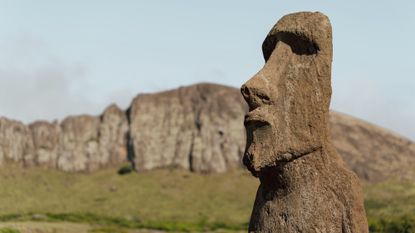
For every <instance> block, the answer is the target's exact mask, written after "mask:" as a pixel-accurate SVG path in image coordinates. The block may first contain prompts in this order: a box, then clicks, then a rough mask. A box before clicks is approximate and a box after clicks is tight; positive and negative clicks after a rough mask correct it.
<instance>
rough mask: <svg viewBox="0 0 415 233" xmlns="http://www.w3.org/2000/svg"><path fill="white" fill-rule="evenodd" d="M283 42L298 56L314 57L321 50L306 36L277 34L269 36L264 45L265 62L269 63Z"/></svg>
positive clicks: (289, 33)
mask: <svg viewBox="0 0 415 233" xmlns="http://www.w3.org/2000/svg"><path fill="white" fill-rule="evenodd" d="M279 42H283V43H285V44H287V45H288V46H290V48H291V51H292V52H293V53H295V54H297V55H313V54H317V52H318V51H319V50H320V48H319V46H318V45H317V43H315V42H314V41H313V40H311V39H309V38H308V37H306V36H305V35H301V34H295V33H293V32H284V31H281V32H277V33H276V34H275V35H272V36H268V37H267V38H265V40H264V42H263V43H262V51H263V54H264V59H265V61H268V59H269V58H270V56H271V54H272V52H273V51H274V49H275V46H276V45H277V43H279Z"/></svg>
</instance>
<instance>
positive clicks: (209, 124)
mask: <svg viewBox="0 0 415 233" xmlns="http://www.w3.org/2000/svg"><path fill="white" fill-rule="evenodd" d="M245 108H246V107H245V104H244V103H243V102H242V98H241V97H240V96H238V95H235V94H234V89H233V88H228V87H223V86H219V85H214V84H199V85H196V86H193V87H183V88H179V89H178V90H172V91H166V92H162V93H159V94H144V95H139V96H137V97H136V98H135V99H134V101H133V103H132V105H131V109H130V111H129V112H130V119H131V125H130V135H131V140H132V146H133V149H134V156H135V167H136V169H137V170H139V171H142V170H149V169H153V168H160V167H179V168H184V169H190V170H192V171H196V172H202V173H203V172H223V171H226V170H227V169H229V168H232V167H238V166H239V164H240V158H241V155H242V152H243V148H244V138H245V133H244V130H243V128H242V122H243V114H242V115H241V113H243V112H245Z"/></svg>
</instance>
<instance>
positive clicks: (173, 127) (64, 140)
mask: <svg viewBox="0 0 415 233" xmlns="http://www.w3.org/2000/svg"><path fill="white" fill-rule="evenodd" d="M246 111H247V106H246V104H245V102H244V100H243V99H242V96H241V94H240V92H239V89H236V88H231V87H226V86H222V85H215V84H197V85H193V86H189V87H181V88H178V89H175V90H170V91H165V92H161V93H155V94H141V95H138V96H137V97H136V98H135V99H134V100H133V102H132V104H131V107H130V108H129V109H128V110H127V111H123V110H121V109H119V108H118V107H116V106H115V105H112V106H110V107H108V108H107V109H106V110H105V111H104V113H103V114H102V115H100V116H87V115H83V116H72V117H68V118H66V119H64V120H63V121H62V122H52V123H50V122H44V121H38V122H34V123H32V124H30V125H28V126H27V125H24V124H22V123H20V122H17V121H14V120H9V119H7V118H0V164H7V163H17V164H20V165H22V166H41V167H45V168H52V169H59V170H63V171H67V172H91V171H94V170H97V169H100V168H105V167H115V168H118V167H119V166H120V164H122V163H124V162H126V161H127V158H130V159H131V161H133V163H134V164H135V167H136V169H137V170H138V171H144V170H149V169H154V168H162V167H178V168H183V169H189V170H192V171H195V172H201V173H209V172H223V171H226V170H228V169H232V168H234V167H239V166H241V165H240V164H241V162H240V161H241V158H242V153H243V151H244V150H245V129H244V126H243V119H244V115H245V113H246ZM330 122H331V133H332V136H333V143H334V145H335V147H336V148H337V150H338V152H339V153H340V154H341V156H342V157H343V159H344V160H345V161H346V163H347V164H348V165H349V166H350V167H351V168H352V169H353V170H354V171H355V172H356V173H357V174H358V175H359V176H360V177H361V178H363V179H365V180H368V181H380V180H384V179H386V178H387V177H390V176H397V177H403V178H413V179H415V171H414V170H415V169H414V167H415V143H414V142H412V141H410V140H407V139H404V138H402V137H400V136H398V135H395V134H393V133H390V132H389V131H387V130H384V129H381V128H379V127H376V126H374V125H371V124H369V123H366V122H363V121H360V120H357V119H355V118H352V117H348V116H345V115H343V114H339V113H335V112H332V113H331V119H330Z"/></svg>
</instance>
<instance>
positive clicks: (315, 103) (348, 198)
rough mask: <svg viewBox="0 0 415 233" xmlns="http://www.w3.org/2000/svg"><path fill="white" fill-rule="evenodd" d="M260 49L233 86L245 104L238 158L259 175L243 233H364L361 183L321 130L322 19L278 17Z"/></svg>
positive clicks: (327, 38)
mask: <svg viewBox="0 0 415 233" xmlns="http://www.w3.org/2000/svg"><path fill="white" fill-rule="evenodd" d="M262 50H263V54H264V58H265V60H266V64H265V65H264V67H263V68H262V69H261V70H260V71H259V72H258V73H257V74H256V75H255V76H254V77H253V78H251V79H250V80H248V81H247V82H246V83H245V84H244V85H243V86H242V88H241V92H242V95H243V96H244V98H245V100H246V102H247V103H248V105H249V113H248V114H247V115H246V116H245V127H246V132H247V145H246V150H245V155H244V158H243V162H244V164H245V166H246V167H247V168H248V169H249V170H250V171H251V173H252V174H253V175H254V176H255V177H258V178H259V179H260V181H261V184H260V186H259V188H258V192H257V195H256V200H255V204H254V209H253V211H252V215H251V220H250V224H249V232H267V233H270V232H275V233H279V232H280V233H294V232H295V233H299V232H302V233H313V232H321V233H332V232H333V233H337V232H339V233H363V232H368V225H367V219H366V215H365V210H364V206H363V194H362V187H361V185H360V183H359V180H358V177H357V176H356V175H355V174H354V173H353V172H352V171H350V170H349V169H348V168H346V165H345V164H344V162H343V161H342V160H341V158H340V156H339V155H338V154H337V152H336V150H335V149H334V147H333V145H332V142H331V139H330V133H329V129H328V127H329V126H328V121H329V105H330V98H331V81H330V79H331V61H332V52H333V51H332V50H333V49H332V31H331V25H330V21H329V19H328V18H327V17H326V16H325V15H323V14H321V13H318V12H316V13H311V12H300V13H294V14H289V15H286V16H284V17H283V18H282V19H280V20H279V21H278V23H277V24H276V25H275V26H274V27H273V28H272V30H271V31H270V33H269V34H268V36H267V37H266V39H265V41H264V43H263V45H262Z"/></svg>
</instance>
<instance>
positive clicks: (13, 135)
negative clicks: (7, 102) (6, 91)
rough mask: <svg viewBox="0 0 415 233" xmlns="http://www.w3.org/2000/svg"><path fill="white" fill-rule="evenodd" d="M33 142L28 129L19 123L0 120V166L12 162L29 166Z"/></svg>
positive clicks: (31, 158)
mask: <svg viewBox="0 0 415 233" xmlns="http://www.w3.org/2000/svg"><path fill="white" fill-rule="evenodd" d="M32 161H33V140H32V137H31V134H30V131H29V128H28V127H27V126H26V125H24V124H23V123H21V122H18V121H14V120H9V119H7V118H3V117H2V118H0V165H1V164H4V163H7V162H13V163H17V164H21V165H31V163H32Z"/></svg>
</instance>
